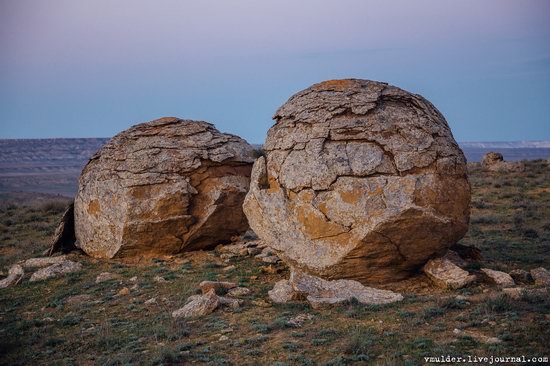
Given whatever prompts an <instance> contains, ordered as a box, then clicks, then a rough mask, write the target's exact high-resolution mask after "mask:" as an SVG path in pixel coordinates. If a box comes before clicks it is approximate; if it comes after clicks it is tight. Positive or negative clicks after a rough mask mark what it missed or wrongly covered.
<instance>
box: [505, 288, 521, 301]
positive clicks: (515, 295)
mask: <svg viewBox="0 0 550 366" xmlns="http://www.w3.org/2000/svg"><path fill="white" fill-rule="evenodd" d="M524 291H525V289H524V288H523V287H509V288H504V289H502V292H503V293H504V294H505V295H506V296H509V297H510V298H512V299H514V300H520V299H521V298H522V297H523V292H524Z"/></svg>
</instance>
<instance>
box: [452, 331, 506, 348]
mask: <svg viewBox="0 0 550 366" xmlns="http://www.w3.org/2000/svg"><path fill="white" fill-rule="evenodd" d="M453 333H454V334H456V335H458V336H468V337H471V338H473V339H475V340H477V341H478V342H481V343H485V344H499V343H502V341H501V340H500V339H498V338H496V337H488V336H486V335H483V334H481V333H478V332H474V331H471V330H460V329H457V328H455V329H454V330H453Z"/></svg>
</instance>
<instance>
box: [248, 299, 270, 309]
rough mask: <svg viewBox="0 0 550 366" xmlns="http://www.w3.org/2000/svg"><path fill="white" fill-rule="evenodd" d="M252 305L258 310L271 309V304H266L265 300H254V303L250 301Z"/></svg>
mask: <svg viewBox="0 0 550 366" xmlns="http://www.w3.org/2000/svg"><path fill="white" fill-rule="evenodd" d="M252 305H254V306H258V307H260V308H270V307H271V304H270V303H268V302H267V301H265V300H254V301H252Z"/></svg>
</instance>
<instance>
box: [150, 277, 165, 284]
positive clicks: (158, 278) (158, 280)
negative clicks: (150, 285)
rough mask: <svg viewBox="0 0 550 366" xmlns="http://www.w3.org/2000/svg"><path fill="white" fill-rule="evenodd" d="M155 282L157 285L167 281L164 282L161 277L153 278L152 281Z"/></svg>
mask: <svg viewBox="0 0 550 366" xmlns="http://www.w3.org/2000/svg"><path fill="white" fill-rule="evenodd" d="M153 280H154V281H155V282H158V283H166V282H168V281H166V279H165V278H164V277H162V276H155V278H154V279H153Z"/></svg>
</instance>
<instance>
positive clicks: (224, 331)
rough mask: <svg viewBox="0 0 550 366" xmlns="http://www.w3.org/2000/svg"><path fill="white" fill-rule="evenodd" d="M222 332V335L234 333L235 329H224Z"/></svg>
mask: <svg viewBox="0 0 550 366" xmlns="http://www.w3.org/2000/svg"><path fill="white" fill-rule="evenodd" d="M220 332H221V333H222V334H227V333H233V328H223V329H222V330H221V331H220Z"/></svg>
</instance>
